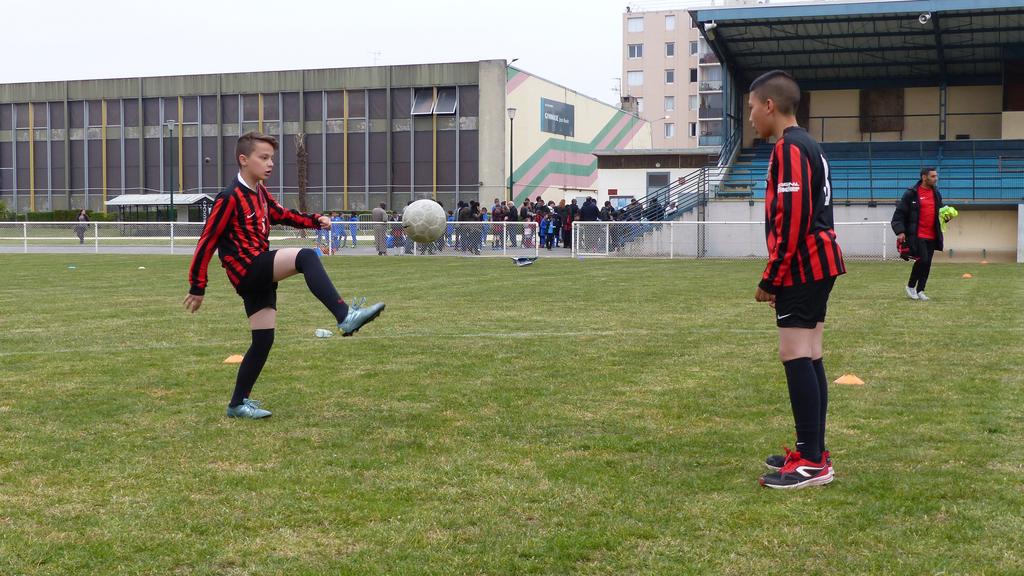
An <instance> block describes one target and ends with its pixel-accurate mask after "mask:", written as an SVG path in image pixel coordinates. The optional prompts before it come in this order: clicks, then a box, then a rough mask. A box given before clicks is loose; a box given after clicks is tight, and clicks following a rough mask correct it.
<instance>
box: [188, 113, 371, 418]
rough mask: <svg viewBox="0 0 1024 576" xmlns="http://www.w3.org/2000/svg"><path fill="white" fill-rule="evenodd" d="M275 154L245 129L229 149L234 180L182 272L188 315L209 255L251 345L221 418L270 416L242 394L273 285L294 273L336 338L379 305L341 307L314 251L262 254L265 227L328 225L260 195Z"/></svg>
mask: <svg viewBox="0 0 1024 576" xmlns="http://www.w3.org/2000/svg"><path fill="white" fill-rule="evenodd" d="M276 151H277V139H275V138H274V137H272V136H267V135H265V134H261V133H259V132H248V133H246V134H243V135H242V136H241V137H240V138H239V139H238V144H237V145H236V147H235V158H236V159H237V161H238V168H239V170H238V176H237V177H236V178H235V181H234V182H232V183H231V185H230V186H228V188H227V189H225V190H224V191H223V192H221V193H220V194H218V195H217V199H216V200H215V201H214V203H213V208H212V209H211V211H210V216H209V218H207V220H206V225H205V226H204V227H203V233H202V235H201V236H200V238H199V243H198V244H197V245H196V251H195V255H194V256H193V257H192V264H191V265H190V266H189V271H188V281H189V285H190V288H189V291H188V296H187V297H186V298H185V309H186V310H188V311H189V312H193V313H194V312H196V311H198V310H199V307H200V306H201V305H202V304H203V295H204V294H205V292H206V283H207V270H206V269H207V265H208V264H209V263H210V258H211V257H212V256H213V251H214V250H216V251H217V253H218V255H219V256H220V261H221V266H223V267H224V270H225V272H227V275H228V280H230V281H231V285H232V286H234V287H235V291H236V292H238V295H239V296H240V297H241V298H242V303H243V305H244V306H245V315H246V316H248V318H249V329H250V330H252V344H251V345H250V346H249V350H248V351H246V353H245V357H244V359H243V360H242V364H241V365H240V366H239V367H238V377H237V378H236V380H235V391H234V394H233V395H232V396H231V402H230V403H229V404H228V409H227V415H228V417H229V418H266V417H268V416H270V415H271V413H270V412H269V411H267V410H264V409H263V408H262V407H261V406H260V403H259V402H258V401H256V400H251V399H250V398H249V394H250V392H252V388H253V385H255V383H256V378H258V377H259V375H260V371H262V370H263V365H264V363H266V361H267V355H268V354H269V353H270V348H271V346H273V344H274V328H275V327H276V326H277V283H278V282H279V281H281V280H283V279H285V278H287V277H289V276H291V275H293V274H296V273H302V275H303V276H304V277H305V278H306V285H307V286H308V287H309V291H310V292H312V293H313V295H314V296H316V297H317V298H318V299H319V300H320V301H321V302H323V304H324V306H326V307H327V309H328V310H330V311H331V313H332V314H334V318H335V320H336V321H337V322H338V329H339V330H341V333H342V335H343V336H351V335H352V334H354V333H355V332H356V331H357V330H359V328H360V327H362V326H363V325H364V324H366V323H367V322H371V321H372V320H373V319H375V318H376V317H377V316H378V315H380V313H381V311H382V310H384V304H383V303H382V302H378V303H377V304H374V305H372V306H369V307H366V308H361V307H360V306H359V305H358V304H353V305H352V306H349V305H347V304H346V303H345V301H344V300H342V299H341V297H340V296H338V292H337V290H335V288H334V285H333V284H331V280H330V278H328V277H327V272H326V271H325V270H324V267H323V264H321V263H320V255H319V254H317V251H316V250H314V249H312V248H285V249H282V250H270V249H269V248H270V226H271V225H273V224H288V225H289V226H294V227H296V228H319V229H321V230H327V229H329V228H330V226H331V221H330V218H328V217H327V216H321V215H319V214H303V213H300V212H296V211H294V210H289V209H287V208H284V207H283V206H281V205H280V204H278V203H277V201H276V200H274V198H273V197H272V196H271V195H270V192H268V191H267V189H266V187H265V186H264V185H263V182H264V181H266V179H267V178H269V177H270V174H271V171H272V170H273V168H274V153H275V152H276Z"/></svg>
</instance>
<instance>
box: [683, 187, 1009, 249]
mask: <svg viewBox="0 0 1024 576" xmlns="http://www.w3.org/2000/svg"><path fill="white" fill-rule="evenodd" d="M893 210H894V206H893V205H891V204H890V205H882V206H875V207H870V206H835V207H834V208H833V215H834V218H835V222H836V234H837V236H838V237H839V244H840V246H841V247H842V249H843V253H844V254H845V255H846V257H847V258H851V259H855V258H872V259H875V258H881V257H882V255H883V253H884V255H885V257H886V258H888V259H894V258H898V255H897V254H896V251H895V235H894V234H893V232H892V228H890V226H889V222H890V220H891V219H892V213H893ZM682 220H683V221H689V222H694V221H695V220H696V214H694V213H692V212H691V213H690V214H687V215H686V217H684V218H683V219H682ZM706 221H708V222H728V223H732V224H712V225H708V226H707V227H706V230H707V232H706V238H707V248H708V255H709V256H713V257H759V258H763V257H766V250H765V243H764V202H761V201H755V202H753V203H751V202H749V201H734V200H724V201H714V202H711V203H710V204H709V205H708V208H707V218H706ZM749 223H753V224H749ZM686 238H687V237H686V235H685V233H684V234H676V240H675V241H676V246H677V248H678V252H677V253H679V254H685V253H686V252H685V249H686V246H687V244H686V242H687V240H686ZM1022 242H1024V205H1021V206H1020V207H1018V209H1017V210H960V216H959V217H958V218H956V219H955V220H953V221H952V222H950V223H949V226H948V228H947V231H946V235H945V248H946V250H945V252H944V253H937V254H936V256H935V261H936V262H942V261H959V260H978V259H980V258H982V257H983V256H984V257H985V258H987V259H989V260H993V261H1013V260H1014V258H1015V257H1016V258H1017V259H1018V261H1021V262H1024V250H1022V247H1021V243H1022ZM983 251H984V252H983Z"/></svg>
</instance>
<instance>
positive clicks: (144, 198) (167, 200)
mask: <svg viewBox="0 0 1024 576" xmlns="http://www.w3.org/2000/svg"><path fill="white" fill-rule="evenodd" d="M207 202H208V203H210V204H212V203H213V198H210V197H209V196H208V195H206V194H175V195H174V204H175V205H176V206H186V205H188V206H191V205H192V204H199V203H207ZM106 205H107V206H170V205H171V195H170V194H121V195H120V196H118V197H117V198H112V199H110V200H107V202H106Z"/></svg>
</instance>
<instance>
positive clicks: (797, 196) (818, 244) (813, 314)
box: [748, 70, 846, 488]
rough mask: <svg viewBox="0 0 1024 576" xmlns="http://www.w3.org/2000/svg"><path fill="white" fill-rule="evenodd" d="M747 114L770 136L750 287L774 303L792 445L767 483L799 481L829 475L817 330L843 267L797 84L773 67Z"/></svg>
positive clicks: (827, 186) (754, 87) (819, 480)
mask: <svg viewBox="0 0 1024 576" xmlns="http://www.w3.org/2000/svg"><path fill="white" fill-rule="evenodd" d="M748 102H749V104H750V122H751V124H753V125H754V129H755V131H756V132H757V134H758V135H759V136H760V137H761V138H769V137H775V138H776V142H775V146H774V148H773V150H772V155H771V158H770V160H769V163H768V181H767V185H766V188H765V235H766V243H767V247H768V264H767V266H766V267H765V270H764V273H763V274H762V275H761V280H760V282H759V283H758V285H757V290H756V291H755V293H754V299H755V300H756V301H758V302H767V303H769V304H770V305H771V306H772V308H774V316H775V325H776V326H777V327H778V334H779V359H780V360H781V361H782V365H783V367H784V369H785V372H786V382H787V385H788V388H789V401H790V405H791V407H792V410H793V420H794V422H795V428H796V450H795V451H788V450H787V452H786V454H785V456H769V457H768V458H767V459H766V460H765V464H766V465H767V466H768V467H769V468H771V469H773V470H775V471H774V472H771V473H768V474H765V475H764V476H762V477H761V480H760V482H761V485H762V486H766V487H769V488H802V487H805V486H818V485H822V484H827V483H829V482H831V481H832V477H833V471H832V460H831V458H830V457H829V452H828V450H827V449H826V448H825V421H826V418H825V415H826V410H827V408H828V380H827V379H826V377H825V367H824V364H823V361H822V357H823V351H824V349H823V334H824V327H825V313H826V307H827V304H828V299H829V294H830V293H831V291H832V286H833V285H834V283H835V280H836V277H837V276H839V275H840V274H843V273H844V272H845V271H846V269H845V266H844V264H843V256H842V252H841V251H840V249H839V243H838V242H837V241H836V234H835V231H834V230H833V227H834V224H833V218H832V198H831V196H832V183H831V181H830V179H829V169H828V160H827V159H826V158H825V155H824V152H823V151H822V149H821V145H820V144H818V142H816V141H815V140H814V139H813V138H812V137H811V136H810V134H808V133H807V131H806V130H805V129H803V128H801V127H800V126H799V125H798V124H797V121H796V116H795V115H796V110H797V107H798V106H799V104H800V87H799V86H798V85H797V83H796V81H795V80H793V78H792V77H791V76H790V75H789V74H786V73H785V72H782V71H779V70H773V71H771V72H767V73H765V74H763V75H761V76H759V77H758V78H757V79H756V80H754V82H753V83H752V84H751V85H750V95H749V98H748Z"/></svg>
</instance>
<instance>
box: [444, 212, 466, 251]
mask: <svg viewBox="0 0 1024 576" xmlns="http://www.w3.org/2000/svg"><path fill="white" fill-rule="evenodd" d="M461 204H462V203H461V202H460V203H459V205H460V206H461ZM453 222H455V212H454V211H452V210H449V211H448V224H447V225H446V226H445V228H444V241H445V242H446V243H447V244H448V246H454V245H453V244H452V235H453V234H454V233H455V224H453Z"/></svg>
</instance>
